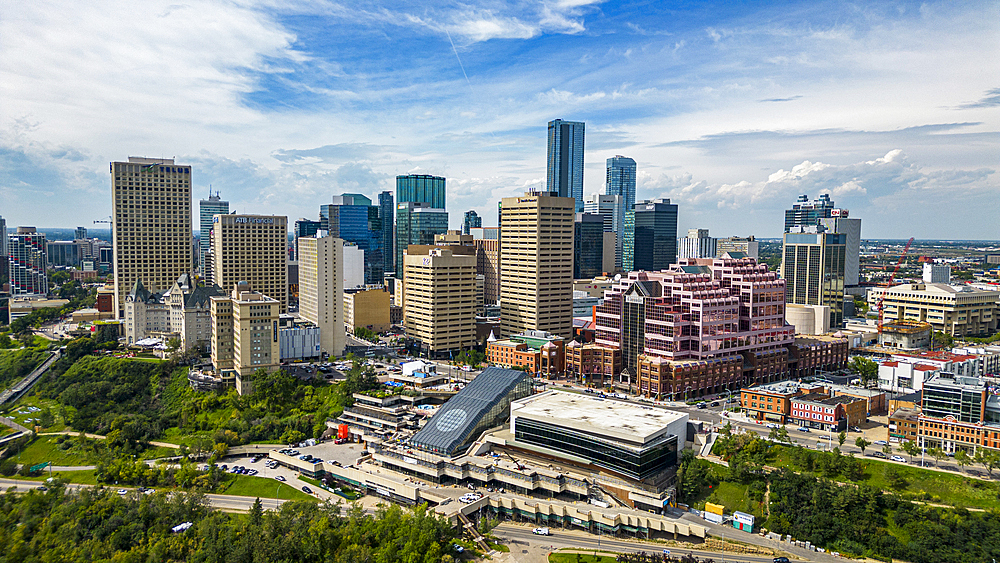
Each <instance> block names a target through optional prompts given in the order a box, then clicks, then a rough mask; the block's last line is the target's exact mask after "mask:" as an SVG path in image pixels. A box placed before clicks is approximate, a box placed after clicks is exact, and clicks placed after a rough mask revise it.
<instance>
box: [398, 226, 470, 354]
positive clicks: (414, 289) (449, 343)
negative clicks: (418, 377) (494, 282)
mask: <svg viewBox="0 0 1000 563" xmlns="http://www.w3.org/2000/svg"><path fill="white" fill-rule="evenodd" d="M454 248H455V247H451V246H446V245H443V246H435V247H433V248H430V249H429V250H428V251H427V252H426V253H416V252H415V251H416V249H417V247H416V246H411V247H410V248H409V250H408V251H407V254H406V257H405V258H404V260H403V284H404V286H405V288H404V291H403V295H404V299H403V318H404V319H405V322H406V335H407V337H409V338H412V339H413V340H414V341H415V343H416V344H417V345H418V346H419V347H420V350H421V352H423V353H425V354H428V355H430V356H431V357H438V358H444V357H453V356H454V355H456V354H458V353H459V352H461V351H462V350H467V349H469V348H471V347H473V346H475V344H476V309H477V308H478V307H477V303H476V257H475V256H474V255H472V254H470V253H466V254H453V252H452V251H453V249H454Z"/></svg>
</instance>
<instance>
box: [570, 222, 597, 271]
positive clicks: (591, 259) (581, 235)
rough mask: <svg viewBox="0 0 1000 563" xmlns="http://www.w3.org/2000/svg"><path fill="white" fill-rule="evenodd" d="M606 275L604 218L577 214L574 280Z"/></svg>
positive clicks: (574, 236) (574, 231)
mask: <svg viewBox="0 0 1000 563" xmlns="http://www.w3.org/2000/svg"><path fill="white" fill-rule="evenodd" d="M602 273H604V217H601V216H600V215H591V214H590V213H577V214H576V221H575V222H574V223H573V279H577V280H579V279H592V278H595V277H597V276H599V275H601V274H602Z"/></svg>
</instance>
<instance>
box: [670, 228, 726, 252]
mask: <svg viewBox="0 0 1000 563" xmlns="http://www.w3.org/2000/svg"><path fill="white" fill-rule="evenodd" d="M715 243H716V240H715V239H714V238H712V237H710V236H708V229H688V234H687V236H686V237H684V238H681V239H677V257H678V258H682V259H683V258H715V256H716V253H715Z"/></svg>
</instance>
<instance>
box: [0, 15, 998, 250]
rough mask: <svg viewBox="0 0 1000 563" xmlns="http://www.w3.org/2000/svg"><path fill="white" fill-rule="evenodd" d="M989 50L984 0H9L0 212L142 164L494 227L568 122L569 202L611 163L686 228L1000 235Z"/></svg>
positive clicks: (64, 212) (66, 202) (48, 201)
mask: <svg viewBox="0 0 1000 563" xmlns="http://www.w3.org/2000/svg"><path fill="white" fill-rule="evenodd" d="M998 39H1000V7H998V4H997V3H996V2H925V3H912V2H878V3H854V4H850V3H844V2H817V1H810V2H666V1H659V2H657V1H646V2H596V1H591V0H561V1H559V0H557V1H545V2H518V1H514V2H500V1H490V2H474V1H469V2H434V3H424V2H394V3H389V2H365V1H361V2H350V3H337V2H326V1H322V0H315V1H303V2H282V1H279V0H271V1H262V2H250V1H239V0H231V1H228V2H208V1H201V0H194V1H184V0H181V1H180V2H158V1H155V0H150V1H145V2H141V3H138V2H124V1H120V2H115V1H113V0H111V1H108V2H102V3H79V2H71V1H65V2H61V1H50V2H44V1H42V2H16V3H13V2H9V3H4V4H3V5H2V6H0V215H2V216H3V217H5V218H6V219H7V220H8V225H11V226H14V225H36V226H40V227H72V226H75V225H77V224H80V225H85V226H90V225H91V223H92V221H93V220H94V219H100V218H102V217H106V216H107V215H108V214H109V212H110V177H109V174H108V162H110V161H113V160H123V159H125V158H126V157H127V156H129V155H146V156H158V157H168V158H169V157H176V159H177V161H178V162H179V163H183V164H190V165H192V167H193V168H194V190H195V196H196V197H204V195H207V194H208V191H209V186H210V185H211V187H212V188H211V189H213V190H219V191H221V193H222V196H223V197H224V198H226V199H228V200H230V201H231V202H232V205H233V207H234V208H236V209H237V210H239V211H240V212H249V213H273V214H283V215H288V216H289V218H290V219H291V220H294V219H297V218H299V217H307V218H315V217H316V216H317V215H318V208H319V205H321V204H323V203H327V202H329V200H330V197H331V196H333V195H337V194H340V193H343V192H362V193H367V194H370V195H373V196H374V195H375V194H377V193H378V192H380V191H383V190H387V189H389V190H393V189H394V177H395V176H396V175H397V174H403V173H408V172H421V173H431V174H439V175H444V176H446V177H447V178H448V209H449V211H450V213H451V222H452V225H453V226H456V227H457V226H458V224H459V223H460V221H461V215H462V213H463V212H464V211H466V210H468V209H476V210H477V211H478V212H479V213H480V215H483V216H484V224H487V225H491V224H495V221H496V219H495V217H496V214H495V209H496V201H497V200H498V199H499V198H501V197H504V196H510V195H516V194H518V193H521V192H523V191H524V190H525V189H526V188H529V187H532V186H539V185H541V184H542V183H543V182H544V177H545V133H546V129H545V124H546V122H547V121H549V120H551V119H555V118H563V119H572V120H581V121H585V122H586V123H587V138H586V145H587V151H586V171H585V180H584V183H585V192H586V193H587V194H588V195H589V194H591V193H597V192H600V191H602V190H603V179H604V167H605V159H607V158H608V157H611V156H614V155H616V154H623V155H627V156H631V157H633V158H635V159H636V161H637V163H638V197H639V198H640V199H642V198H652V197H669V198H671V200H672V201H673V202H675V203H677V204H678V205H679V223H680V224H679V227H680V229H681V232H682V233H683V231H684V229H687V228H694V227H700V228H709V229H711V232H712V234H713V235H714V236H730V235H747V234H755V235H757V236H760V237H769V236H777V235H778V234H779V233H780V231H781V226H782V221H783V217H782V210H783V209H785V208H786V207H788V205H789V204H790V203H791V202H792V201H794V199H795V196H796V195H797V194H800V193H804V194H808V195H810V196H812V197H816V196H817V195H818V194H820V193H830V194H832V197H833V198H834V200H835V201H836V202H837V203H838V205H839V206H841V207H845V208H848V209H850V210H851V216H852V217H861V218H862V219H864V223H863V236H865V237H873V238H875V237H894V238H907V237H909V236H916V237H918V238H981V239H1000V234H998V232H997V229H996V217H997V212H998V211H1000V174H998V171H997V167H998V166H1000V134H998V133H1000V65H998V64H997V63H996V61H998V60H1000V41H998Z"/></svg>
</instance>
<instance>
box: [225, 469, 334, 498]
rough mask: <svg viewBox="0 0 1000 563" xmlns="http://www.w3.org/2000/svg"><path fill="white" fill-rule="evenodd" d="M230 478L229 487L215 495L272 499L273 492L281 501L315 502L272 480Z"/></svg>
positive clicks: (235, 476)
mask: <svg viewBox="0 0 1000 563" xmlns="http://www.w3.org/2000/svg"><path fill="white" fill-rule="evenodd" d="M232 477H233V480H232V481H230V482H229V486H227V487H226V488H224V489H221V490H219V491H216V494H221V495H234V496H241V497H259V498H261V499H267V498H274V495H275V492H277V494H278V498H279V499H281V500H313V501H315V500H316V497H313V496H310V495H307V494H305V493H303V492H302V491H300V490H298V489H295V488H293V487H291V486H289V485H287V484H285V483H282V482H280V481H275V480H274V479H266V478H264V477H251V476H249V475H233V476H232Z"/></svg>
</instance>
